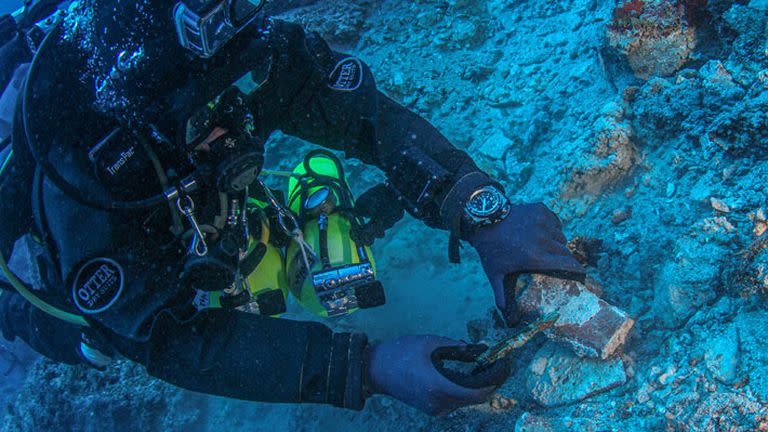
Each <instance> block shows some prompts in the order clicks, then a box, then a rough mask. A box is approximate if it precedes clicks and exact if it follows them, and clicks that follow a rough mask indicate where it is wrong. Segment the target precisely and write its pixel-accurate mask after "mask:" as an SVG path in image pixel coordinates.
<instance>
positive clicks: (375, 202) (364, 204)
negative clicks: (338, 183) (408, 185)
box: [351, 184, 405, 246]
mask: <svg viewBox="0 0 768 432" xmlns="http://www.w3.org/2000/svg"><path fill="white" fill-rule="evenodd" d="M354 213H355V216H357V217H358V218H367V219H368V222H366V223H364V224H362V225H360V226H354V227H353V228H352V232H351V236H352V240H354V241H355V242H356V243H358V244H362V245H366V246H370V245H372V244H373V242H374V240H376V239H380V238H383V237H384V235H385V234H386V232H387V230H388V229H390V228H392V227H393V226H394V225H395V224H396V223H397V222H398V221H400V219H402V218H403V216H404V215H405V210H403V207H402V205H401V204H400V201H399V200H398V196H397V193H396V192H395V191H394V190H393V189H392V188H391V187H389V186H387V185H384V184H379V185H376V186H374V187H372V188H370V189H368V190H367V191H365V192H364V193H363V194H362V195H360V197H359V198H358V199H357V200H355V208H354Z"/></svg>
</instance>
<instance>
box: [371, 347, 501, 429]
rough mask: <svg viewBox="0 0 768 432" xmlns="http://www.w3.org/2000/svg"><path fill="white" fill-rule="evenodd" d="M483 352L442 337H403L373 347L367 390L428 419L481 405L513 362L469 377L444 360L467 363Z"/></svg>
mask: <svg viewBox="0 0 768 432" xmlns="http://www.w3.org/2000/svg"><path fill="white" fill-rule="evenodd" d="M485 349H486V346H485V345H467V344H464V343H462V342H459V341H455V340H452V339H448V338H443V337H439V336H403V337H399V338H396V339H392V340H389V341H385V342H382V343H380V344H378V345H372V346H371V347H369V348H368V352H367V355H366V357H367V370H368V373H367V385H368V391H369V392H370V393H378V394H386V395H390V396H392V397H394V398H395V399H399V400H401V401H403V402H405V403H407V404H408V405H411V406H413V407H416V408H418V409H420V410H421V411H424V412H425V413H427V414H430V415H441V414H446V413H448V412H450V411H453V410H455V409H457V408H461V407H463V406H467V405H474V404H479V403H483V402H485V401H486V400H488V398H490V397H491V395H492V394H493V392H494V391H495V390H496V389H497V388H498V387H499V386H501V384H503V383H504V381H505V380H506V379H507V377H508V376H509V363H507V362H503V361H500V362H497V363H495V364H493V365H492V366H491V367H490V368H488V369H487V370H485V371H483V372H481V373H479V374H477V375H470V374H468V373H462V372H459V371H456V370H452V369H449V368H447V367H446V366H445V365H444V362H445V361H459V362H467V363H469V362H472V361H473V360H474V359H475V357H477V356H478V355H479V354H480V353H482V352H483V351H485Z"/></svg>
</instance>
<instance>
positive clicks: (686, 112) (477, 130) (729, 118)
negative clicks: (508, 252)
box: [0, 0, 768, 431]
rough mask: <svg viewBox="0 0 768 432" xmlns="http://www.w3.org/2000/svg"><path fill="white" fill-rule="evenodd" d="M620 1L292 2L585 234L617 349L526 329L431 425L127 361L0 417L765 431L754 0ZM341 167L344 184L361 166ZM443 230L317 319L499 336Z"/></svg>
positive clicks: (50, 423) (39, 369)
mask: <svg viewBox="0 0 768 432" xmlns="http://www.w3.org/2000/svg"><path fill="white" fill-rule="evenodd" d="M305 3H313V2H305ZM621 3H622V4H624V3H630V6H631V7H629V8H624V9H623V11H625V12H626V11H627V10H635V9H636V10H637V11H638V12H637V15H631V14H629V16H628V15H627V13H622V10H619V11H616V10H615V9H616V7H617V5H616V3H615V2H614V0H553V1H541V0H416V1H405V0H360V1H351V0H350V1H347V0H343V1H336V2H317V5H315V6H313V5H310V6H308V7H304V8H300V9H298V10H294V11H291V12H290V13H288V14H287V15H286V18H287V19H293V20H299V21H301V22H303V23H304V24H305V25H307V26H308V27H310V28H312V29H315V30H317V31H319V32H320V33H321V34H323V35H325V36H326V37H327V38H328V40H329V41H330V42H331V44H332V45H334V46H335V47H337V48H338V49H341V50H345V51H347V52H350V53H352V54H355V55H357V56H359V57H360V58H362V59H363V60H364V61H366V62H367V63H368V64H369V65H370V66H371V67H372V69H373V71H374V72H375V74H376V78H377V81H378V83H379V86H380V88H381V89H382V90H383V91H384V92H386V93H387V94H389V95H390V96H392V97H393V98H395V99H396V100H398V101H400V102H401V103H403V104H405V105H406V106H408V107H409V108H411V109H413V110H414V111H416V112H418V113H420V114H422V115H423V116H424V117H426V118H427V119H429V120H431V121H432V122H433V123H434V124H435V125H436V126H437V127H438V128H439V129H440V130H441V131H443V132H444V133H445V134H446V135H447V136H448V137H449V138H450V139H451V140H452V142H454V143H455V144H456V145H457V146H458V147H460V148H462V149H465V150H467V151H468V152H470V153H471V154H472V155H473V156H475V157H476V158H477V161H478V163H479V164H480V166H481V167H483V168H484V169H485V170H487V171H488V172H490V173H491V174H492V175H494V176H495V177H497V178H498V179H500V180H501V181H502V183H504V185H505V187H506V188H507V190H508V191H509V192H510V194H511V196H512V197H513V199H514V200H515V201H518V202H533V201H543V202H545V203H547V204H548V205H550V206H551V207H552V208H553V209H554V210H555V211H556V212H557V213H558V214H559V215H560V216H561V218H562V219H563V221H564V225H565V230H566V233H567V235H568V236H569V237H582V236H583V237H585V238H588V239H596V240H599V241H597V242H592V244H594V245H595V246H594V247H593V248H592V249H591V253H592V255H593V265H592V266H590V268H589V270H588V271H589V276H590V278H591V283H592V285H593V288H594V289H596V290H597V291H598V292H600V293H601V295H602V297H603V298H605V299H606V300H607V301H609V302H611V303H613V304H615V305H617V306H619V307H621V308H623V309H624V310H626V311H627V312H628V313H629V314H630V315H631V316H632V317H633V318H634V319H635V320H636V322H637V324H636V326H635V329H634V330H633V333H632V334H631V336H630V338H629V340H628V342H627V345H626V347H625V348H624V350H623V353H622V354H621V356H620V357H618V358H614V359H612V360H611V361H608V362H594V361H592V362H588V361H583V360H579V359H577V358H575V357H573V356H572V355H571V354H569V353H568V352H567V351H566V350H565V349H564V348H561V347H559V346H557V345H555V344H554V342H548V341H546V340H545V339H543V338H542V339H537V340H536V341H534V342H533V343H531V344H529V345H527V346H526V347H525V348H524V349H522V350H520V352H519V353H518V355H517V357H516V361H515V372H514V374H513V376H512V377H511V378H510V380H509V381H508V383H507V384H506V385H505V386H504V387H503V388H502V389H501V390H500V391H499V396H497V397H495V398H494V400H493V402H492V403H490V404H485V405H482V406H477V407H470V408H466V409H462V410H459V411H457V412H455V413H453V414H450V415H448V416H445V417H441V418H431V417H428V416H426V415H423V414H421V413H419V412H418V411H416V410H414V409H411V408H409V407H407V406H405V405H403V404H401V403H399V402H397V401H394V400H392V399H388V398H385V397H374V398H372V399H370V400H369V401H368V403H367V405H366V408H365V409H364V410H363V411H362V412H354V411H346V410H341V409H336V408H332V407H326V406H309V405H303V406H289V405H270V404H260V403H246V402H239V401H233V400H226V399H221V398H213V397H207V396H203V395H197V394H192V393H189V392H185V391H179V390H177V389H175V388H173V387H171V386H168V385H165V384H163V383H159V382H157V381H154V380H152V379H150V378H147V377H146V375H145V373H144V372H143V370H142V369H141V368H139V367H135V366H131V365H129V364H126V363H119V362H118V363H116V364H115V365H113V366H112V367H111V368H110V370H109V371H108V372H107V373H104V374H99V373H97V372H94V371H90V370H87V369H85V368H69V367H60V366H56V365H52V364H50V363H47V362H45V361H42V360H38V361H35V362H32V363H30V362H27V365H26V366H25V368H26V369H22V368H18V369H16V370H15V371H13V372H12V373H11V374H10V375H8V376H7V377H6V378H4V381H3V383H4V387H3V388H4V392H3V394H4V403H5V404H6V407H7V408H6V409H5V410H4V418H3V425H2V426H3V429H2V430H4V431H44V430H45V431H47V430H77V431H97V430H98V431H103V430H114V431H138V430H164V431H261V430H264V431H361V430H366V431H422V430H423V431H613V430H620V431H664V430H670V431H678V430H679V431H688V430H696V431H699V430H701V431H710V430H711V431H715V430H723V431H730V430H737V431H741V430H744V431H751V430H768V424H766V423H764V420H765V419H767V418H768V407H766V405H765V402H764V401H768V368H767V367H766V366H768V350H767V349H766V341H767V340H768V320H767V319H766V318H768V310H766V309H768V308H766V299H765V296H766V293H768V252H767V251H766V250H765V249H766V246H767V245H768V240H766V239H767V238H768V234H766V233H765V231H766V228H767V227H768V225H766V216H768V215H766V214H765V212H766V207H767V206H768V202H766V198H767V194H766V174H768V163H767V162H766V154H767V153H766V152H767V151H768V120H767V119H766V116H767V114H766V112H767V111H768V27H766V25H767V20H766V15H767V14H768V2H767V1H765V0H751V1H749V0H741V1H730V0H720V1H711V0H710V1H709V2H707V1H706V0H704V1H702V0H688V1H681V2H676V1H668V0H649V1H645V2H642V1H631V2H621ZM305 145H306V144H304V143H301V142H299V141H296V140H294V139H291V138H288V137H278V138H276V139H275V140H274V142H273V145H272V146H271V147H270V149H269V154H268V161H267V165H268V166H270V167H273V168H288V167H290V166H292V165H293V164H295V163H296V161H297V160H296V156H295V155H296V154H299V153H300V152H297V150H296V149H297V147H299V146H305ZM307 148H309V147H307ZM348 167H349V169H350V173H351V174H350V177H351V181H352V183H353V185H354V188H355V189H356V191H358V192H359V191H362V190H365V188H367V187H369V186H370V185H372V184H374V182H375V181H377V180H378V179H379V177H378V175H377V173H376V172H375V170H373V169H371V168H368V167H365V166H363V165H361V164H360V163H356V162H354V161H351V162H349V164H348ZM446 244H447V235H446V234H445V233H442V232H437V231H433V230H431V229H429V228H426V227H425V226H423V225H422V224H421V223H420V222H418V221H415V220H413V219H407V220H404V221H403V222H400V223H399V224H398V225H397V226H396V228H395V229H393V230H392V231H391V232H390V233H389V235H388V237H387V238H386V239H384V240H381V241H379V242H377V243H376V245H375V248H374V250H375V253H376V256H377V260H378V262H379V266H380V269H381V270H380V273H381V275H382V278H383V282H384V283H385V286H386V287H387V296H388V301H387V304H386V305H385V306H383V307H381V308H378V309H374V310H368V311H363V312H359V313H357V314H355V315H353V316H351V317H349V318H345V319H342V320H335V321H329V322H327V324H328V325H330V326H332V327H334V328H336V329H342V330H349V329H355V330H358V331H364V332H366V333H368V334H369V335H370V337H371V338H372V339H373V340H377V339H382V338H386V337H391V336H396V335H403V334H410V333H435V334H440V335H445V336H450V337H454V338H462V339H475V340H476V339H486V340H493V339H494V338H498V337H500V335H502V334H504V333H505V330H503V329H498V328H493V322H494V321H493V319H492V318H491V311H492V308H491V306H492V304H493V299H492V296H491V293H490V289H489V287H487V285H488V284H487V281H486V280H485V276H484V275H483V273H482V269H481V268H480V266H479V264H478V262H477V257H476V256H475V254H474V252H472V251H471V248H465V249H464V251H463V255H464V263H463V264H462V265H461V266H453V265H450V264H449V263H448V260H447V256H446ZM291 316H292V317H297V318H300V319H308V318H309V317H308V316H306V315H304V314H302V313H301V311H298V310H297V309H296V308H295V307H293V308H292V314H291ZM254 343H259V341H258V340H255V341H254ZM19 355H22V354H19ZM23 358H26V357H23ZM553 359H558V361H557V362H555V361H554V360H553ZM542 368H544V370H545V371H546V373H544V374H541V370H542ZM23 371H28V376H25V374H24V373H22V372H23ZM537 371H538V373H537ZM0 372H2V371H0Z"/></svg>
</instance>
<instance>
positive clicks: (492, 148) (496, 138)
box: [478, 131, 515, 160]
mask: <svg viewBox="0 0 768 432" xmlns="http://www.w3.org/2000/svg"><path fill="white" fill-rule="evenodd" d="M514 145H515V144H514V143H513V142H512V140H511V139H509V138H507V137H506V136H505V135H504V133H503V132H501V131H496V133H494V134H493V135H491V136H490V137H488V139H486V140H485V141H484V142H483V144H482V145H481V146H480V147H479V148H478V150H480V152H481V153H483V154H484V155H486V156H488V157H490V158H492V159H497V160H500V159H503V158H504V154H505V153H506V152H507V150H509V149H510V148H512V147H513V146H514Z"/></svg>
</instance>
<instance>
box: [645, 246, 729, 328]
mask: <svg viewBox="0 0 768 432" xmlns="http://www.w3.org/2000/svg"><path fill="white" fill-rule="evenodd" d="M724 255H725V252H724V251H723V250H722V249H721V247H720V246H718V245H717V244H714V243H704V244H702V243H700V242H699V241H697V240H696V239H693V238H689V237H686V238H683V239H680V240H678V243H677V248H676V254H675V256H676V259H674V260H671V261H668V262H667V263H666V264H665V265H664V267H663V268H662V269H661V271H660V272H659V274H658V276H657V277H656V283H655V293H654V304H653V308H654V312H655V314H656V317H657V322H658V323H659V324H661V325H662V326H663V327H677V326H679V325H680V324H683V323H684V322H685V321H686V320H688V318H689V317H691V316H692V315H693V314H694V313H695V312H696V311H697V310H699V308H701V307H702V306H704V305H706V304H707V303H709V302H711V301H713V300H714V299H715V298H716V296H717V294H716V287H717V286H718V283H719V278H720V273H721V272H720V266H721V263H720V260H722V259H723V258H724Z"/></svg>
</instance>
